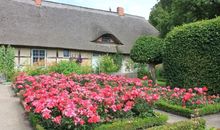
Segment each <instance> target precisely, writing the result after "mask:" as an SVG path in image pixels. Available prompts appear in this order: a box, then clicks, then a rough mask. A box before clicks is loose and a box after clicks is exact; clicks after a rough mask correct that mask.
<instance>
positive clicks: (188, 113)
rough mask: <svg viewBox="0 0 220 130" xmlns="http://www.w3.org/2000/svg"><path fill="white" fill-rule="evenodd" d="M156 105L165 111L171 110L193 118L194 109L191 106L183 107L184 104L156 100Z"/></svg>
mask: <svg viewBox="0 0 220 130" xmlns="http://www.w3.org/2000/svg"><path fill="white" fill-rule="evenodd" d="M155 106H156V108H157V109H159V110H163V111H166V112H170V113H173V114H177V115H181V116H185V117H188V118H191V115H192V114H194V111H193V110H191V109H189V108H183V107H182V106H178V105H171V104H168V103H166V102H164V101H159V102H156V103H155Z"/></svg>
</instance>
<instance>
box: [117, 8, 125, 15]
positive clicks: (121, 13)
mask: <svg viewBox="0 0 220 130" xmlns="http://www.w3.org/2000/svg"><path fill="white" fill-rule="evenodd" d="M117 13H118V15H119V16H124V15H125V12H124V8H123V7H118V8H117Z"/></svg>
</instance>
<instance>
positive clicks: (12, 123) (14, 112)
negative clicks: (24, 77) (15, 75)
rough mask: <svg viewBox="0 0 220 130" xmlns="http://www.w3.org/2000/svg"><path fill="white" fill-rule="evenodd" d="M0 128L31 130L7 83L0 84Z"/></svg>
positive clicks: (6, 129) (4, 129)
mask: <svg viewBox="0 0 220 130" xmlns="http://www.w3.org/2000/svg"><path fill="white" fill-rule="evenodd" d="M0 130H32V128H31V126H30V124H29V121H28V120H27V119H26V118H25V113H24V110H23V108H22V107H21V105H20V102H19V98H17V97H14V96H13V92H12V90H11V88H10V86H9V85H2V84H0Z"/></svg>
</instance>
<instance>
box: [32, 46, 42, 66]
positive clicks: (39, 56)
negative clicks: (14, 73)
mask: <svg viewBox="0 0 220 130" xmlns="http://www.w3.org/2000/svg"><path fill="white" fill-rule="evenodd" d="M35 50H37V51H39V52H38V53H39V54H38V56H34V51H35ZM40 51H44V56H41V55H40ZM35 57H37V58H38V60H37V62H39V61H40V60H39V59H40V58H44V66H45V65H46V49H38V48H34V49H31V64H32V65H34V64H35V63H36V62H34V58H35Z"/></svg>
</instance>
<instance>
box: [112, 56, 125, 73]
mask: <svg viewBox="0 0 220 130" xmlns="http://www.w3.org/2000/svg"><path fill="white" fill-rule="evenodd" d="M110 56H111V57H112V59H113V61H114V63H115V65H116V66H117V71H119V70H120V69H121V66H122V61H123V56H122V55H121V54H120V53H116V54H112V55H110Z"/></svg>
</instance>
